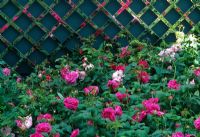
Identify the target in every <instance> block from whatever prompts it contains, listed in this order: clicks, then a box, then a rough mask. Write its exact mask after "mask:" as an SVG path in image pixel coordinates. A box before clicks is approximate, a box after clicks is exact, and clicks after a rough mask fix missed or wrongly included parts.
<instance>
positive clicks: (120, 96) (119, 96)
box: [115, 92, 129, 102]
mask: <svg viewBox="0 0 200 137" xmlns="http://www.w3.org/2000/svg"><path fill="white" fill-rule="evenodd" d="M115 96H116V97H117V99H118V100H119V101H120V102H123V101H125V100H126V99H128V98H129V94H126V93H121V92H117V93H116V94H115Z"/></svg>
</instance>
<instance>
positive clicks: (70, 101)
mask: <svg viewBox="0 0 200 137" xmlns="http://www.w3.org/2000/svg"><path fill="white" fill-rule="evenodd" d="M78 104H79V100H78V99H76V98H73V97H67V98H65V99H64V105H65V107H66V108H68V109H70V110H74V111H76V109H77V108H78Z"/></svg>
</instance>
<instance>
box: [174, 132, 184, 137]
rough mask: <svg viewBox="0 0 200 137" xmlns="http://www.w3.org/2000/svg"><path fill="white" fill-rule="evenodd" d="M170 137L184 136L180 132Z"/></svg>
mask: <svg viewBox="0 0 200 137" xmlns="http://www.w3.org/2000/svg"><path fill="white" fill-rule="evenodd" d="M172 137H184V134H183V133H182V132H175V133H173V134H172Z"/></svg>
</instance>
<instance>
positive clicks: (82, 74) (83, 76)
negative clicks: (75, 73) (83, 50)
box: [79, 71, 86, 80]
mask: <svg viewBox="0 0 200 137" xmlns="http://www.w3.org/2000/svg"><path fill="white" fill-rule="evenodd" d="M85 76H86V72H85V71H79V79H80V80H84V79H85Z"/></svg>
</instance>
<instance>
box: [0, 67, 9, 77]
mask: <svg viewBox="0 0 200 137" xmlns="http://www.w3.org/2000/svg"><path fill="white" fill-rule="evenodd" d="M2 73H3V74H4V75H5V76H9V75H10V73H11V71H10V69H9V68H4V69H3V70H2Z"/></svg>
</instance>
